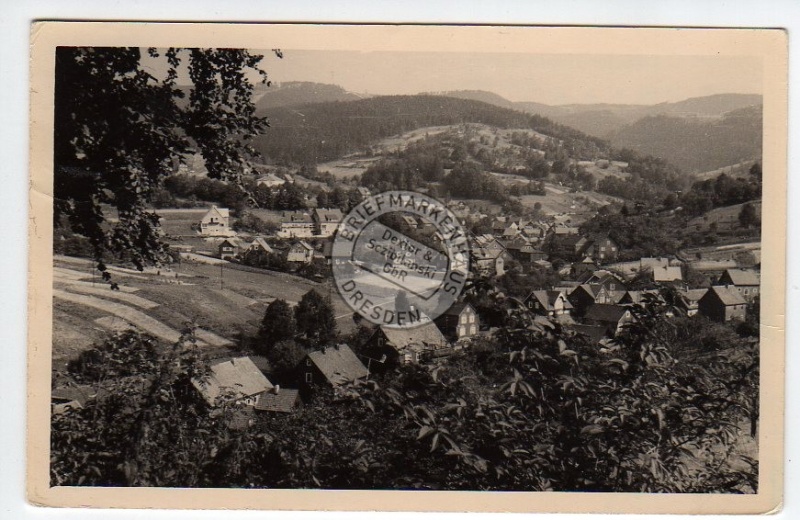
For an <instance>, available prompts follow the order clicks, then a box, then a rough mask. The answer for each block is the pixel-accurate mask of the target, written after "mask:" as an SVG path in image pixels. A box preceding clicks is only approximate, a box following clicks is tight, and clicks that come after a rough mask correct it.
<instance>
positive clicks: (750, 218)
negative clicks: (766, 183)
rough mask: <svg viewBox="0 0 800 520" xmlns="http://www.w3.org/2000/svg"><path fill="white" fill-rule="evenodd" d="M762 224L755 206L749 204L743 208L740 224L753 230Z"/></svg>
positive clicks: (740, 214)
mask: <svg viewBox="0 0 800 520" xmlns="http://www.w3.org/2000/svg"><path fill="white" fill-rule="evenodd" d="M759 223H760V220H759V218H758V212H756V208H755V206H753V204H751V203H750V202H748V203H747V204H745V205H744V206H742V209H741V211H739V224H740V225H741V226H742V227H743V228H748V229H749V228H751V227H754V226H757V225H758V224H759Z"/></svg>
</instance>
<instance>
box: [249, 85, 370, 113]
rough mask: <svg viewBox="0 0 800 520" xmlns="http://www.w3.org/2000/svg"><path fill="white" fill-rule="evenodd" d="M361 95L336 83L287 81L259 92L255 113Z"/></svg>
mask: <svg viewBox="0 0 800 520" xmlns="http://www.w3.org/2000/svg"><path fill="white" fill-rule="evenodd" d="M360 98H361V96H357V95H356V94H352V93H350V92H347V91H346V90H345V89H343V88H342V87H340V86H338V85H328V84H325V83H312V82H310V81H287V82H285V83H281V84H280V85H277V86H276V85H273V86H271V87H270V88H269V89H267V90H265V91H263V92H261V93H260V95H259V97H258V100H257V101H256V113H257V114H258V115H260V116H263V115H267V116H271V113H270V111H271V110H272V109H275V108H278V107H288V106H296V105H307V104H309V103H325V102H331V101H354V100H356V99H360Z"/></svg>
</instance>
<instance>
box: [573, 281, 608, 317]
mask: <svg viewBox="0 0 800 520" xmlns="http://www.w3.org/2000/svg"><path fill="white" fill-rule="evenodd" d="M605 299H606V290H605V288H604V287H603V286H602V285H598V284H580V285H578V286H577V287H575V288H574V289H572V290H571V291H570V292H569V293H567V300H569V302H570V303H571V304H572V309H573V311H572V313H573V314H574V315H575V316H583V315H584V314H586V309H588V308H589V307H590V306H592V305H594V304H595V303H597V302H598V300H599V301H602V302H605Z"/></svg>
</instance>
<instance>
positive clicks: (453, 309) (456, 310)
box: [442, 302, 471, 316]
mask: <svg viewBox="0 0 800 520" xmlns="http://www.w3.org/2000/svg"><path fill="white" fill-rule="evenodd" d="M468 305H469V304H468V303H465V302H458V303H454V304H453V305H451V306H450V308H449V309H447V310H446V311H444V312H443V313H442V315H447V316H460V315H461V312H462V311H463V310H464V308H465V307H467V306H468ZM469 306H470V307H471V305H469Z"/></svg>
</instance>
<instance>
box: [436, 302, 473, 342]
mask: <svg viewBox="0 0 800 520" xmlns="http://www.w3.org/2000/svg"><path fill="white" fill-rule="evenodd" d="M434 323H436V326H437V327H439V330H440V331H441V332H442V334H443V335H444V336H445V337H447V338H449V339H451V340H452V341H459V340H462V339H465V338H469V337H472V336H475V335H476V334H477V333H478V329H479V328H480V320H479V318H478V313H477V312H475V309H474V308H473V307H472V305H470V304H468V303H465V302H458V303H454V304H453V305H451V306H450V308H449V309H447V310H446V311H444V312H443V313H442V314H441V316H439V317H438V318H436V319H435V320H434Z"/></svg>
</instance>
